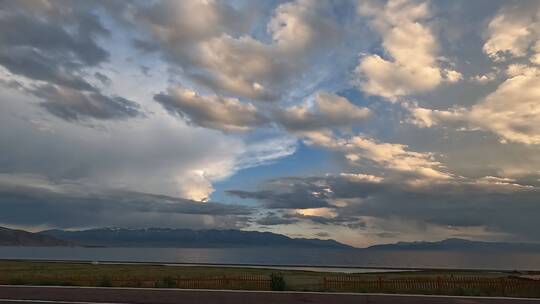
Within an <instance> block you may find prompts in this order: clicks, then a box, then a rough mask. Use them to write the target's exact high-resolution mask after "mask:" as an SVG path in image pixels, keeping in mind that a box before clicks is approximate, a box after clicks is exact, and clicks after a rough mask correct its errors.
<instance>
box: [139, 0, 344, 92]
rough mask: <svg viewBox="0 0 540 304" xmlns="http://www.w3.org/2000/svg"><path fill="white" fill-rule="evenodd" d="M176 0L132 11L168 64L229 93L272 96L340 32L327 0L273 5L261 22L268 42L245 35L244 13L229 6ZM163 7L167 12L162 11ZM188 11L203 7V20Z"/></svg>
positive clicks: (246, 32) (299, 0)
mask: <svg viewBox="0 0 540 304" xmlns="http://www.w3.org/2000/svg"><path fill="white" fill-rule="evenodd" d="M182 2H183V1H182ZM182 2H180V4H175V5H172V4H170V3H169V4H165V5H163V4H159V5H156V6H155V7H154V8H153V9H150V10H143V11H142V12H141V13H140V14H138V15H141V16H143V17H144V18H145V21H146V23H144V24H146V27H145V28H146V30H147V31H149V32H150V33H151V34H152V36H153V37H154V39H156V40H157V41H158V42H159V43H160V45H161V46H162V48H163V50H164V52H165V53H166V58H167V59H168V60H169V61H170V62H172V63H173V64H176V65H179V66H180V67H182V69H183V72H184V73H185V74H186V75H188V76H189V77H190V78H191V79H192V80H194V81H196V82H198V83H199V84H203V85H205V86H207V87H209V88H211V89H213V90H214V91H216V92H219V93H222V94H226V95H229V96H230V95H232V96H238V97H245V98H250V99H258V100H275V99H278V98H279V97H280V95H281V93H282V91H283V90H284V88H285V87H286V86H288V85H290V80H291V79H293V78H294V77H295V76H299V74H300V73H301V72H303V71H304V70H305V69H308V68H309V65H308V64H307V63H308V62H309V61H310V56H311V55H312V54H314V53H317V52H318V51H319V50H321V49H322V48H324V47H325V46H335V44H334V43H333V42H335V41H336V40H337V39H338V37H339V36H340V34H339V30H338V28H337V25H336V24H335V19H334V18H333V17H334V16H333V11H332V9H331V8H332V6H331V4H330V2H327V1H310V0H297V1H294V2H290V3H284V4H281V5H279V6H278V7H277V8H276V9H275V12H274V15H273V16H272V18H271V19H270V21H269V22H268V24H267V31H268V34H269V35H270V36H271V37H272V41H271V42H270V43H266V42H263V41H260V40H257V39H255V38H253V37H252V36H250V35H249V34H250V32H249V31H247V30H246V29H245V27H246V26H245V25H244V23H243V22H242V20H244V19H249V18H248V17H247V16H248V15H247V14H240V13H239V12H238V11H236V10H235V9H233V8H232V7H230V6H227V5H225V4H222V3H221V2H213V1H210V2H203V3H204V4H201V3H199V2H195V4H189V5H187V4H181V3H182ZM189 3H191V1H189ZM192 6H195V7H199V6H203V7H200V8H198V9H194V8H192ZM166 9H170V10H172V11H173V13H167V12H163V11H164V10H166ZM194 11H197V12H198V11H205V14H207V15H209V16H208V17H207V18H208V20H209V21H208V23H206V18H203V17H201V16H200V15H199V14H196V16H197V17H196V18H195V17H193V16H194V14H193V12H194ZM160 12H161V13H160ZM174 12H178V13H174ZM160 17H161V18H160ZM184 17H185V18H184ZM201 20H205V22H201ZM236 20H238V21H236ZM136 21H137V20H134V21H133V22H136Z"/></svg>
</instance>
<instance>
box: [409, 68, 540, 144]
mask: <svg viewBox="0 0 540 304" xmlns="http://www.w3.org/2000/svg"><path fill="white" fill-rule="evenodd" d="M507 74H508V75H509V78H508V79H506V80H505V81H504V82H503V83H501V84H500V85H499V87H497V89H496V90H495V91H494V92H492V93H490V94H489V95H487V96H486V97H485V98H484V99H482V100H481V101H480V102H479V103H477V104H476V105H474V106H472V107H471V108H468V109H466V108H454V109H449V110H431V109H424V108H418V107H410V108H409V110H410V112H411V114H412V116H413V119H412V122H413V123H414V124H416V125H418V126H421V127H431V126H435V125H437V124H440V123H449V122H450V123H456V122H461V123H467V124H468V125H469V127H470V128H473V129H478V128H480V129H483V130H488V131H491V132H493V133H495V134H496V135H497V136H499V137H500V139H501V141H502V142H517V143H522V144H526V145H532V144H535V145H537V144H540V107H539V101H540V89H539V88H540V69H539V68H534V67H528V66H524V65H511V66H510V67H509V68H508V71H507Z"/></svg>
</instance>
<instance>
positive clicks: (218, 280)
mask: <svg viewBox="0 0 540 304" xmlns="http://www.w3.org/2000/svg"><path fill="white" fill-rule="evenodd" d="M176 287H177V288H185V289H253V290H270V289H271V279H270V278H269V277H268V276H254V275H249V276H248V275H244V276H237V277H226V276H219V277H203V278H181V277H178V278H177V279H176Z"/></svg>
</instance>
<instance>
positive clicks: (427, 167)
mask: <svg viewBox="0 0 540 304" xmlns="http://www.w3.org/2000/svg"><path fill="white" fill-rule="evenodd" d="M305 136H306V139H305V141H306V143H308V144H313V145H317V146H321V147H324V148H327V149H330V150H334V151H338V152H340V153H342V154H343V156H344V157H345V159H346V160H347V161H348V162H349V163H350V164H352V165H358V166H361V165H362V166H365V165H369V164H370V163H374V164H375V165H377V166H379V167H380V168H383V169H388V170H391V171H396V172H402V173H408V174H412V175H415V176H417V177H418V178H419V179H420V180H422V179H430V180H444V179H449V178H452V175H451V174H450V173H447V172H445V168H444V166H443V164H441V163H440V162H438V161H436V160H435V155H434V154H433V153H429V152H414V151H409V150H408V147H407V146H406V145H401V144H393V143H384V142H379V141H377V140H374V139H372V138H369V137H366V136H363V135H355V136H352V137H350V138H338V137H335V136H334V135H333V134H331V133H329V132H310V133H306V134H305Z"/></svg>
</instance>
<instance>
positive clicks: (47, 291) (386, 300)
mask: <svg viewBox="0 0 540 304" xmlns="http://www.w3.org/2000/svg"><path fill="white" fill-rule="evenodd" d="M15 303H17V304H21V303H26V304H28V303H35V304H37V303H40V304H45V303H64V304H67V303H78V304H90V303H109V304H111V303H124V304H127V303H129V304H143V303H145V304H173V303H175V304H199V303H203V304H217V303H219V304H238V303H240V304H250V303H257V304H297V303H298V304H300V303H302V304H305V303H317V304H318V303H332V304H333V303H339V304H352V303H354V304H368V303H369V304H405V303H411V304H413V303H414V304H428V303H430V304H431V303H434V304H442V303H445V304H446V303H451V304H502V303H509V304H529V303H530V304H532V303H539V304H540V299H515V298H473V297H444V296H414V295H376V294H344V293H339V294H338V293H309V292H250V291H220V290H215V291H214V290H180V289H141V288H92V287H30V286H0V304H15Z"/></svg>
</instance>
